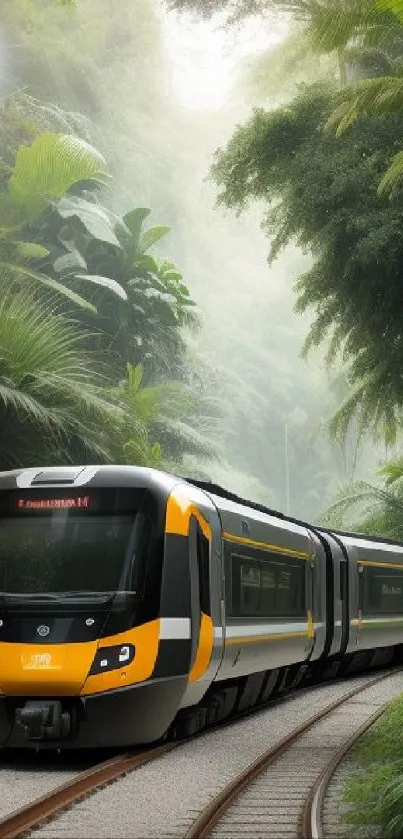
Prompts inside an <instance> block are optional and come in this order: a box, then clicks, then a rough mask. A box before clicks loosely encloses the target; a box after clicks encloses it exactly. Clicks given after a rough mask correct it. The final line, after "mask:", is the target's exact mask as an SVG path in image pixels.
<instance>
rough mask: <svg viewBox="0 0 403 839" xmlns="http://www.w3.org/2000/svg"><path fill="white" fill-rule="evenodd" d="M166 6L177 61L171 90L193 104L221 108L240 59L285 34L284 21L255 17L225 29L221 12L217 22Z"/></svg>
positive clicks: (172, 57)
mask: <svg viewBox="0 0 403 839" xmlns="http://www.w3.org/2000/svg"><path fill="white" fill-rule="evenodd" d="M160 9H161V18H162V26H163V34H164V38H165V44H166V50H167V53H168V58H169V61H170V64H171V79H170V81H171V89H172V92H173V93H174V94H175V96H176V97H177V98H178V99H179V101H180V103H181V104H182V105H184V106H185V107H188V108H194V109H197V110H201V109H217V108H219V107H220V106H221V105H223V103H224V102H225V100H226V98H227V96H228V94H229V92H230V90H231V87H232V85H233V83H234V81H235V77H236V72H237V64H239V62H240V61H242V59H246V58H247V57H248V56H250V55H253V54H256V53H258V52H263V51H264V50H267V49H268V48H269V47H270V46H272V45H273V46H274V45H275V44H277V43H279V41H281V40H282V38H283V37H284V26H283V25H281V23H279V24H278V25H271V26H270V27H269V24H268V23H267V25H266V26H265V25H262V21H261V20H260V19H258V20H257V19H250V20H249V21H246V22H244V23H242V25H240V26H239V27H237V28H235V29H231V30H224V29H223V28H222V22H223V19H222V17H221V16H220V15H219V14H217V15H216V16H215V19H214V20H213V21H211V20H210V21H205V20H198V19H196V18H195V17H194V16H193V15H190V14H183V13H182V14H178V13H176V12H166V11H164V9H163V8H162V7H160Z"/></svg>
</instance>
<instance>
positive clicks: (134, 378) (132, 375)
mask: <svg viewBox="0 0 403 839" xmlns="http://www.w3.org/2000/svg"><path fill="white" fill-rule="evenodd" d="M126 369H127V377H128V384H129V392H130V393H131V394H135V393H137V391H138V389H139V387H140V385H141V381H142V378H143V365H142V364H137V366H136V367H134V366H133V364H130V362H129V361H128V362H127V364H126Z"/></svg>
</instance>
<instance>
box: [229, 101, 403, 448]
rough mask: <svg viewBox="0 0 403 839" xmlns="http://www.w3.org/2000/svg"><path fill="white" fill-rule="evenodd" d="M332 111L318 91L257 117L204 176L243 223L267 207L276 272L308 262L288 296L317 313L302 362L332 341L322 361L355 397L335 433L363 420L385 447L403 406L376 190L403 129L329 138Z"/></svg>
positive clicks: (397, 123) (388, 249)
mask: <svg viewBox="0 0 403 839" xmlns="http://www.w3.org/2000/svg"><path fill="white" fill-rule="evenodd" d="M338 101H340V93H337V92H334V91H332V89H329V88H328V87H327V86H321V85H319V86H317V87H316V86H315V87H313V88H310V89H308V90H306V91H304V92H301V93H300V95H299V96H298V97H296V98H295V99H294V100H293V102H292V103H291V104H290V105H288V106H286V107H284V108H280V109H278V110H276V111H274V112H265V111H264V110H256V111H255V113H254V115H253V116H252V118H251V119H250V120H249V121H248V122H247V123H246V124H245V125H244V126H240V127H238V129H237V130H236V132H235V134H234V135H233V137H232V139H231V140H230V142H229V143H228V146H227V148H226V149H225V150H219V151H218V152H217V155H216V161H215V163H214V166H213V170H212V174H213V177H214V179H215V181H216V182H217V184H218V185H219V188H220V196H219V201H220V203H222V204H225V205H226V206H228V207H232V208H235V209H237V210H238V211H239V212H241V211H242V210H243V209H244V208H245V207H246V206H247V204H248V203H249V202H250V201H253V200H255V201H256V200H257V201H261V200H263V201H264V202H266V204H268V205H269V210H268V212H267V214H266V216H265V219H264V227H265V229H266V231H267V232H268V234H269V235H270V236H271V237H272V243H271V254H270V256H271V259H272V260H273V259H275V258H276V256H277V255H278V253H279V251H280V250H281V249H282V248H284V247H285V246H286V245H287V244H289V243H291V242H294V243H296V244H297V245H299V246H300V247H302V248H303V249H304V250H306V251H310V252H311V253H312V254H313V256H314V264H313V267H312V268H311V269H310V270H309V271H308V272H307V273H306V274H304V275H303V276H302V277H301V278H300V279H299V281H298V283H297V286H296V288H297V291H298V304H297V308H298V310H299V311H304V310H306V309H307V308H308V307H313V308H314V309H315V311H316V317H315V320H314V323H313V326H312V327H311V330H310V333H309V336H308V339H307V342H306V345H305V351H307V350H308V349H309V348H310V347H312V346H315V345H318V344H319V343H321V342H323V341H324V340H327V339H328V340H329V341H330V344H329V345H328V356H329V358H333V357H334V356H335V353H336V351H340V352H341V353H342V356H343V358H344V360H345V362H348V363H349V364H350V381H351V383H352V385H353V390H352V392H351V395H350V397H349V398H348V400H347V402H346V403H345V404H344V405H343V406H342V408H341V409H340V410H339V411H338V413H337V415H336V418H335V420H334V423H333V426H334V429H335V430H339V431H340V432H342V431H345V430H346V428H347V427H348V424H349V422H350V421H351V418H352V416H353V415H354V414H355V413H356V411H357V410H359V412H360V423H359V429H360V430H361V431H364V430H366V429H368V428H371V427H372V428H373V427H374V426H376V425H379V424H380V423H383V424H384V425H385V426H386V428H387V431H388V435H389V439H393V436H394V434H395V433H396V423H397V421H398V419H399V412H400V410H401V406H402V401H403V388H402V382H401V377H400V368H401V364H402V351H401V319H400V283H401V279H400V278H401V264H402V246H403V239H402V228H401V208H400V205H399V204H398V203H395V202H389V201H385V200H381V199H379V197H378V196H377V194H376V182H377V178H378V176H379V175H380V174H381V173H382V170H383V168H384V166H385V162H386V161H387V160H388V159H389V157H390V155H391V153H392V152H393V149H394V148H395V146H396V145H397V144H398V143H399V142H400V137H401V135H402V129H403V121H402V120H403V117H402V115H400V114H399V115H395V116H393V117H391V118H390V119H389V120H387V121H377V120H374V119H366V120H362V121H360V122H359V123H358V124H357V125H356V126H354V127H353V128H352V130H351V131H350V132H348V133H347V134H346V135H345V136H343V138H341V139H337V138H336V137H335V136H334V135H332V134H330V135H328V136H325V135H324V125H325V124H326V121H327V119H328V118H329V115H330V113H331V112H332V111H333V110H334V108H335V106H336V105H337V103H338ZM319 138H320V139H319ZM380 264H382V271H381V272H380V270H379V265H380Z"/></svg>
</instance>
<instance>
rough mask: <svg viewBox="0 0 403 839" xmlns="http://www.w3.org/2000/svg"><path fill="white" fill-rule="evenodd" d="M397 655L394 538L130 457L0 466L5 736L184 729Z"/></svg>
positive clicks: (399, 632) (120, 738) (0, 690)
mask: <svg viewBox="0 0 403 839" xmlns="http://www.w3.org/2000/svg"><path fill="white" fill-rule="evenodd" d="M401 660H403V545H400V544H397V543H392V542H387V541H381V540H375V539H367V538H364V537H363V536H359V535H351V534H349V535H347V534H340V533H333V532H330V531H327V530H323V529H320V528H318V527H313V526H311V525H308V524H304V523H302V522H297V521H295V520H292V519H290V518H287V517H285V516H283V515H282V514H281V513H276V512H273V511H270V510H269V509H266V508H265V507H263V506H261V505H258V504H254V503H252V502H249V501H246V500H243V499H241V498H238V497H237V496H234V495H232V494H231V493H229V492H226V491H225V490H224V489H222V488H220V487H217V486H215V485H212V484H207V483H205V484H204V483H202V482H198V481H190V480H184V479H182V478H179V477H175V476H174V475H169V474H165V473H163V472H158V471H156V470H152V469H145V468H136V467H131V466H81V467H60V468H56V467H52V468H30V469H19V470H15V471H10V472H2V473H0V744H1V745H2V746H3V747H10V748H14V747H21V746H23V747H27V746H28V747H29V746H32V747H35V748H65V749H67V748H82V747H94V746H103V747H109V746H111V747H119V746H123V745H124V746H129V745H130V746H131V745H137V744H146V743H150V742H155V741H157V740H159V739H160V738H163V737H164V736H166V735H167V734H168V736H171V735H172V736H174V737H175V736H176V737H182V736H186V735H191V734H193V733H196V732H197V731H199V730H201V729H203V728H204V727H206V726H209V725H211V724H213V723H216V722H219V721H221V720H224V719H226V718H228V717H230V716H231V715H234V714H236V713H238V712H241V711H243V710H246V709H249V708H253V707H254V706H259V705H261V704H262V703H265V702H266V701H267V700H268V699H269V698H272V697H275V696H276V695H277V694H281V693H282V692H284V691H286V690H289V689H291V688H293V687H295V686H297V685H298V684H301V683H302V682H303V681H305V682H306V681H309V680H310V679H313V678H315V679H316V678H318V677H319V678H331V677H332V676H338V675H344V674H348V673H353V672H358V671H362V670H366V669H371V668H375V667H377V666H385V665H388V664H391V663H392V662H398V661H401Z"/></svg>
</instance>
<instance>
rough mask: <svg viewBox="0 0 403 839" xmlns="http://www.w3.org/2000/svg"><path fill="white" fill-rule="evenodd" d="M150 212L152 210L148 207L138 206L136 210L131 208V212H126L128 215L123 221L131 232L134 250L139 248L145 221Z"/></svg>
mask: <svg viewBox="0 0 403 839" xmlns="http://www.w3.org/2000/svg"><path fill="white" fill-rule="evenodd" d="M150 213H151V210H149V209H147V207H137V208H136V209H135V210H130V212H129V213H126V215H125V216H123V221H124V223H125V225H126V227H127V228H128V230H130V233H131V237H132V244H133V250H134V251H136V250H137V247H138V244H139V240H140V236H141V228H142V226H143V221H144V219H146V218H147V216H149V215H150Z"/></svg>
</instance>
